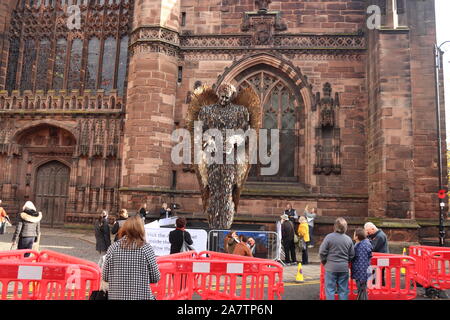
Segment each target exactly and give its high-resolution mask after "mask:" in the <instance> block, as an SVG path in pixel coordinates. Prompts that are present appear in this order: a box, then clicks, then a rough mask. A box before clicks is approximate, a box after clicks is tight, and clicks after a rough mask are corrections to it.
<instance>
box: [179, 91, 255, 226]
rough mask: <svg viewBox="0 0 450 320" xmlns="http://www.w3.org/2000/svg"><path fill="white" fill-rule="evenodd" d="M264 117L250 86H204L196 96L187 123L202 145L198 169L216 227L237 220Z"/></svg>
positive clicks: (210, 219) (197, 144) (211, 222)
mask: <svg viewBox="0 0 450 320" xmlns="http://www.w3.org/2000/svg"><path fill="white" fill-rule="evenodd" d="M260 122H261V109H260V99H259V97H258V95H257V94H256V93H255V92H254V90H253V89H252V88H250V87H249V88H245V89H242V90H241V91H240V92H239V93H238V92H236V88H235V87H234V86H233V85H230V84H222V85H220V86H219V87H218V88H217V90H214V89H212V88H209V87H206V86H201V87H199V88H197V89H196V90H195V91H194V93H193V94H192V96H191V102H190V104H189V108H188V114H187V127H188V130H189V131H190V133H191V137H193V140H194V141H193V143H194V149H195V148H197V150H195V152H194V159H195V161H194V168H195V172H196V175H197V179H198V182H199V185H200V190H201V195H202V201H203V211H204V213H205V214H206V215H207V217H208V222H209V226H210V228H212V229H229V228H230V227H231V224H232V223H233V218H234V214H235V212H236V211H237V208H238V204H239V197H240V194H241V191H242V188H243V186H244V183H245V181H246V180H247V176H248V173H249V171H250V167H251V163H255V162H253V161H254V158H255V156H254V155H255V154H256V144H257V143H256V141H257V138H258V132H259V127H260ZM252 139H253V140H252ZM199 149H200V150H199ZM250 160H252V161H250Z"/></svg>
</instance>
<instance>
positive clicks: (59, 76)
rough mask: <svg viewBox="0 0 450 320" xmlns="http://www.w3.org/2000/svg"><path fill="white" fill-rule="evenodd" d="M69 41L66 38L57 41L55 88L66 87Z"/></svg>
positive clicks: (54, 72) (54, 68)
mask: <svg viewBox="0 0 450 320" xmlns="http://www.w3.org/2000/svg"><path fill="white" fill-rule="evenodd" d="M66 50H67V41H66V39H64V38H61V39H58V41H57V42H56V56H55V65H54V67H53V89H54V90H61V89H63V87H64V67H65V63H66Z"/></svg>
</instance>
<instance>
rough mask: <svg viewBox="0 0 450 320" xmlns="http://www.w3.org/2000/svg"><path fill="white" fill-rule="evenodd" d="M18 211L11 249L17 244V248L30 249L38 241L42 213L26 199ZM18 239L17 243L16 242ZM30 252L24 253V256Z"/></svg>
mask: <svg viewBox="0 0 450 320" xmlns="http://www.w3.org/2000/svg"><path fill="white" fill-rule="evenodd" d="M22 210H23V212H21V213H20V215H19V219H18V223H17V226H16V231H15V232H14V235H13V238H12V245H11V250H12V249H13V248H14V246H15V245H16V244H17V249H19V250H21V249H30V250H31V249H32V248H33V244H34V243H35V242H36V243H38V242H39V239H40V235H41V223H40V221H41V220H42V213H41V212H38V211H37V210H36V207H35V206H34V204H33V202H31V201H27V202H25V205H24V206H23V208H22ZM17 241H18V243H17ZM29 255H30V254H29V253H26V254H25V257H28V256H29Z"/></svg>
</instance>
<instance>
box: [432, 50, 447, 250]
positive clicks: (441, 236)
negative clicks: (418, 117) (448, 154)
mask: <svg viewBox="0 0 450 320" xmlns="http://www.w3.org/2000/svg"><path fill="white" fill-rule="evenodd" d="M446 43H450V41H445V42H443V43H441V45H440V46H438V45H437V44H435V46H434V55H435V63H434V65H435V76H436V84H435V87H436V119H437V137H438V161H439V164H438V168H439V190H442V139H441V108H440V106H441V99H440V71H441V61H442V56H443V55H444V52H443V51H442V50H441V47H442V46H443V45H444V44H446ZM444 207H445V202H444V199H439V246H441V247H443V246H444V245H445V227H444V221H445V216H444Z"/></svg>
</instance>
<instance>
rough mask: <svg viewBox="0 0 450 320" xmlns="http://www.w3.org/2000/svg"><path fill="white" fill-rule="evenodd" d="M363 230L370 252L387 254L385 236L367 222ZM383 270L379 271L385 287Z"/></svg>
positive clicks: (381, 231) (387, 248)
mask: <svg viewBox="0 0 450 320" xmlns="http://www.w3.org/2000/svg"><path fill="white" fill-rule="evenodd" d="M364 230H365V231H366V233H367V237H368V238H369V240H370V242H371V243H372V248H373V249H372V252H380V253H389V245H388V240H387V236H386V234H385V233H384V232H383V230H381V229H378V228H377V227H376V226H375V225H374V224H373V223H372V222H367V223H366V224H365V225H364ZM384 274H385V268H382V269H381V284H382V285H383V286H385V285H386V281H385V277H384Z"/></svg>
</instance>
